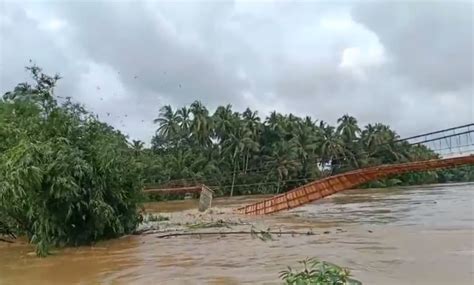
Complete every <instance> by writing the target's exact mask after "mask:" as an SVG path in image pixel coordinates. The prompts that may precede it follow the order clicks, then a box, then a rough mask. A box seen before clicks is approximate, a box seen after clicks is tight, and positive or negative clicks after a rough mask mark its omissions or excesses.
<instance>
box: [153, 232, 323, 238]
mask: <svg viewBox="0 0 474 285" xmlns="http://www.w3.org/2000/svg"><path fill="white" fill-rule="evenodd" d="M261 233H264V234H274V235H277V236H281V235H292V236H295V235H306V236H312V235H316V234H315V233H313V232H312V231H309V232H295V231H286V232H281V231H278V232H277V231H270V232H267V231H262V232H257V231H253V232H252V231H233V232H192V233H183V232H181V233H169V234H164V235H159V236H156V238H169V237H178V236H202V235H221V236H226V235H248V234H261Z"/></svg>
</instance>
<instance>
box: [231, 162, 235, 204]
mask: <svg viewBox="0 0 474 285" xmlns="http://www.w3.org/2000/svg"><path fill="white" fill-rule="evenodd" d="M236 165H237V163H234V172H233V173H232V186H231V187H230V197H232V195H234V183H235V172H236V169H235V168H236V167H235V166H236Z"/></svg>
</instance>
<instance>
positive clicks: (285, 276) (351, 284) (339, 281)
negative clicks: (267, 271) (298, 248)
mask: <svg viewBox="0 0 474 285" xmlns="http://www.w3.org/2000/svg"><path fill="white" fill-rule="evenodd" d="M298 263H300V264H302V265H303V269H302V270H300V271H295V270H293V269H292V268H291V267H289V266H288V269H287V270H284V271H281V272H280V278H281V279H282V280H283V281H285V284H288V285H362V283H361V282H360V281H357V280H355V279H352V278H350V271H349V270H348V269H345V268H341V267H339V266H337V265H334V264H331V263H327V262H324V261H318V260H316V259H314V258H311V259H306V260H303V261H299V262H298Z"/></svg>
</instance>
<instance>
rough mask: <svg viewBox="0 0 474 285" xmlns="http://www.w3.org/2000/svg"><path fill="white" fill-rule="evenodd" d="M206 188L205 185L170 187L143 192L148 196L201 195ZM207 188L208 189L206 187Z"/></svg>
mask: <svg viewBox="0 0 474 285" xmlns="http://www.w3.org/2000/svg"><path fill="white" fill-rule="evenodd" d="M204 187H206V186H205V185H204V184H202V185H196V186H185V187H169V188H145V189H144V190H143V192H144V193H146V194H151V193H153V194H186V193H201V191H202V189H203V188H204ZM206 188H207V187H206Z"/></svg>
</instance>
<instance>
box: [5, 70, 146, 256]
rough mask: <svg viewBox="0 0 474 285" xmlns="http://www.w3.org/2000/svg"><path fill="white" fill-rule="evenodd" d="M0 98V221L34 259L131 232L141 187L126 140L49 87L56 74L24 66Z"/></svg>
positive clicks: (134, 223) (54, 81)
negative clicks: (23, 239)
mask: <svg viewBox="0 0 474 285" xmlns="http://www.w3.org/2000/svg"><path fill="white" fill-rule="evenodd" d="M28 69H29V70H30V71H31V72H32V75H33V78H34V79H35V81H36V85H35V86H30V85H29V84H26V83H23V84H19V85H18V86H17V87H16V88H15V89H14V91H12V92H8V93H6V94H5V95H4V96H3V100H2V101H0V224H2V225H4V226H3V227H2V228H5V230H4V231H7V230H8V231H9V232H13V233H15V234H17V235H26V236H27V237H28V238H29V240H30V242H32V243H34V244H35V245H36V249H37V253H38V255H42V256H44V255H46V254H47V252H48V248H49V247H50V246H64V245H81V244H87V243H90V242H93V241H96V240H99V239H105V238H111V237H116V236H120V235H123V234H126V233H130V232H132V231H133V230H134V229H135V227H136V225H137V223H138V221H139V216H138V212H137V210H138V209H137V202H138V201H139V200H140V199H141V194H140V193H141V191H140V190H141V182H140V179H139V175H138V167H137V163H136V161H135V159H134V155H133V151H132V150H131V149H130V148H129V147H128V144H127V140H126V137H125V136H123V135H122V134H121V133H120V132H118V131H115V130H114V129H113V128H112V127H110V126H108V125H107V124H105V123H102V122H100V121H98V119H97V118H96V117H94V116H93V115H91V114H89V113H88V112H86V111H85V110H84V109H83V108H82V107H81V106H79V105H77V104H72V103H71V101H70V100H67V101H66V102H65V103H64V104H63V105H59V104H58V103H57V102H56V100H55V99H54V97H53V88H54V86H55V83H56V81H57V80H58V79H59V77H49V76H47V75H44V74H43V73H42V72H41V69H39V68H38V67H31V68H28Z"/></svg>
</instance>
